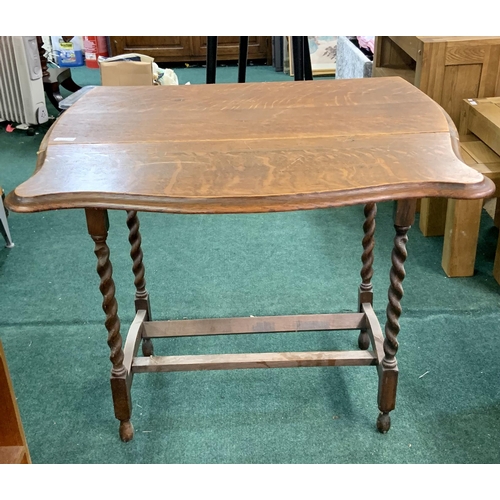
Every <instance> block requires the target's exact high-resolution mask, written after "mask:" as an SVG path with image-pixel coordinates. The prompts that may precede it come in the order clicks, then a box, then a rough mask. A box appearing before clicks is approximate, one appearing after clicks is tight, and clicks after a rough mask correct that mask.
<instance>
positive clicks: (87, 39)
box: [83, 36, 108, 69]
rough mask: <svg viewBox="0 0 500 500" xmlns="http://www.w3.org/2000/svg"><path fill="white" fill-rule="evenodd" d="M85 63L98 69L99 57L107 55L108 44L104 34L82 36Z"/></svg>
mask: <svg viewBox="0 0 500 500" xmlns="http://www.w3.org/2000/svg"><path fill="white" fill-rule="evenodd" d="M83 48H84V51H85V65H86V66H87V68H94V69H99V61H98V59H99V57H100V56H102V57H107V56H108V46H107V44H106V37H105V36H84V37H83Z"/></svg>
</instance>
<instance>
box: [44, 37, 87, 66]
mask: <svg viewBox="0 0 500 500" xmlns="http://www.w3.org/2000/svg"><path fill="white" fill-rule="evenodd" d="M50 39H51V41H52V47H53V51H54V56H55V59H56V61H55V62H56V64H57V65H58V66H60V67H62V68H66V67H73V66H83V64H84V61H83V44H82V37H81V36H51V37H50Z"/></svg>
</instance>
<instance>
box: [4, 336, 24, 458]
mask: <svg viewBox="0 0 500 500" xmlns="http://www.w3.org/2000/svg"><path fill="white" fill-rule="evenodd" d="M28 463H31V458H30V453H29V450H28V444H27V442H26V437H25V435H24V430H23V424H22V422H21V416H20V414H19V408H18V407H17V402H16V396H15V394H14V389H13V387H12V380H11V379H10V375H9V368H8V366H7V360H6V359H5V353H4V350H3V346H2V342H1V341H0V464H28Z"/></svg>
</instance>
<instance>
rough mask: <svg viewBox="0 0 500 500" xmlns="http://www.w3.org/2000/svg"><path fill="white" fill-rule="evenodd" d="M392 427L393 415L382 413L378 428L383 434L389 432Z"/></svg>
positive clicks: (378, 420) (378, 419)
mask: <svg viewBox="0 0 500 500" xmlns="http://www.w3.org/2000/svg"><path fill="white" fill-rule="evenodd" d="M390 428H391V416H390V415H389V413H382V412H381V413H380V414H379V416H378V418H377V429H378V431H379V432H381V433H382V434H385V433H386V432H389V429H390Z"/></svg>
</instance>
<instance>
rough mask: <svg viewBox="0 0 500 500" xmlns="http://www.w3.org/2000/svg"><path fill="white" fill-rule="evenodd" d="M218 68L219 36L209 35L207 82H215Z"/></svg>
mask: <svg viewBox="0 0 500 500" xmlns="http://www.w3.org/2000/svg"><path fill="white" fill-rule="evenodd" d="M216 69H217V37H216V36H207V83H215V71H216Z"/></svg>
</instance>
